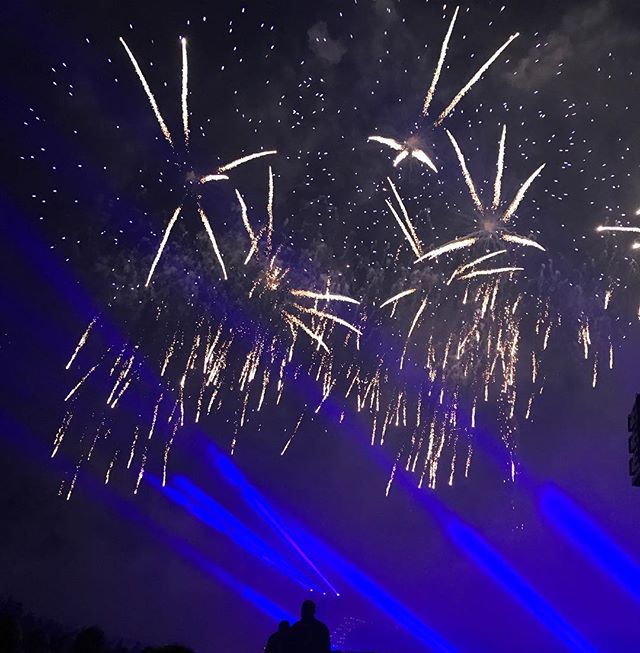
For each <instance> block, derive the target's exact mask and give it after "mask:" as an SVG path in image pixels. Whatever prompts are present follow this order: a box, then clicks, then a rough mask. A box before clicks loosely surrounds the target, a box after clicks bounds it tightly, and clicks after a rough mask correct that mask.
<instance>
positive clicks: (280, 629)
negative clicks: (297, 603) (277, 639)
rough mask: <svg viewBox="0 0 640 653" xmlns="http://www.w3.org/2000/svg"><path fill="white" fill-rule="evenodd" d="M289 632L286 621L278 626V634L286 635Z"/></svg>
mask: <svg viewBox="0 0 640 653" xmlns="http://www.w3.org/2000/svg"><path fill="white" fill-rule="evenodd" d="M288 631H289V622H288V621H281V622H280V623H279V624H278V632H279V633H286V632H288Z"/></svg>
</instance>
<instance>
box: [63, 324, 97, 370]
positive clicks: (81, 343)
mask: <svg viewBox="0 0 640 653" xmlns="http://www.w3.org/2000/svg"><path fill="white" fill-rule="evenodd" d="M97 319H98V318H97V317H94V318H93V320H91V322H89V326H88V327H87V328H86V329H85V331H84V333H83V334H82V337H81V338H80V340H79V341H78V344H77V346H76V348H75V350H74V352H73V354H71V358H70V359H69V362H68V363H67V364H66V365H65V367H64V369H65V370H68V369H69V368H70V367H71V365H72V364H73V361H74V360H75V359H76V356H77V355H78V352H79V351H80V350H81V349H82V347H84V343H85V342H87V338H88V337H89V333H90V331H91V329H92V328H93V325H94V324H95V323H96V320H97Z"/></svg>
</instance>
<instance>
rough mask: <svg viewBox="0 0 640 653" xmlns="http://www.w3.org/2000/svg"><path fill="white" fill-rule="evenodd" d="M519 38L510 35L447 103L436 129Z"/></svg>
mask: <svg viewBox="0 0 640 653" xmlns="http://www.w3.org/2000/svg"><path fill="white" fill-rule="evenodd" d="M518 36H520V34H519V33H516V34H512V35H511V36H510V37H509V38H508V39H507V40H506V41H505V43H503V44H502V45H501V46H500V47H499V48H498V49H497V50H496V51H495V52H494V54H493V56H491V57H490V58H489V59H488V60H487V61H486V62H485V63H484V64H483V65H482V66H481V67H480V69H479V70H478V72H476V74H475V75H474V76H473V77H472V78H471V79H470V80H469V81H468V82H467V83H466V84H465V85H464V86H463V87H462V89H460V91H458V94H457V95H456V96H455V97H454V98H453V100H451V102H450V103H449V106H447V108H446V109H445V110H444V111H443V112H442V113H441V114H440V116H438V120H437V121H436V123H435V125H436V127H437V126H439V125H440V124H442V121H443V120H444V119H445V118H446V117H447V116H448V115H449V114H450V113H451V112H452V111H453V110H454V109H455V107H456V105H457V104H458V102H460V100H462V98H463V97H464V96H465V95H466V94H467V92H468V91H469V89H470V88H471V87H472V86H473V85H474V84H475V83H476V82H477V81H478V80H479V79H480V78H481V77H482V75H484V73H485V72H486V71H487V70H488V69H489V67H490V66H491V64H492V63H493V62H494V61H495V60H496V59H497V58H498V57H499V56H500V55H501V54H502V52H503V51H504V50H505V49H506V48H507V47H508V46H509V44H510V43H511V41H513V40H514V39H516V38H518Z"/></svg>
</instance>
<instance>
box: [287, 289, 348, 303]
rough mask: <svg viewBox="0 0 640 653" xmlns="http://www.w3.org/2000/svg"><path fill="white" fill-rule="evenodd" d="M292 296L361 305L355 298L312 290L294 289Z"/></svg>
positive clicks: (291, 291)
mask: <svg viewBox="0 0 640 653" xmlns="http://www.w3.org/2000/svg"><path fill="white" fill-rule="evenodd" d="M289 292H290V293H291V294H292V295H295V296H296V297H310V298H311V299H322V300H324V301H336V302H349V303H351V304H359V303H360V302H359V301H358V300H357V299H353V297H347V296H346V295H333V294H331V293H324V294H323V293H319V292H313V291H312V290H298V289H293V290H290V291H289Z"/></svg>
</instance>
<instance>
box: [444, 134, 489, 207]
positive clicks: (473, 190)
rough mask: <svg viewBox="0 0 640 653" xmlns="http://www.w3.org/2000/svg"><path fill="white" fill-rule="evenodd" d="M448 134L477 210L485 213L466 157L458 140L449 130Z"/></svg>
mask: <svg viewBox="0 0 640 653" xmlns="http://www.w3.org/2000/svg"><path fill="white" fill-rule="evenodd" d="M446 132H447V136H449V140H450V141H451V144H452V145H453V149H454V150H455V151H456V155H457V156H458V161H459V162H460V169H461V170H462V176H463V177H464V180H465V183H466V184H467V188H468V189H469V194H470V195H471V199H472V200H473V203H474V204H475V206H476V209H478V211H480V213H484V207H483V206H482V202H481V201H480V198H479V197H478V193H477V192H476V187H475V185H474V183H473V179H472V178H471V175H470V174H469V169H468V168H467V162H466V161H465V160H464V155H463V154H462V151H461V150H460V146H459V145H458V142H457V141H456V139H455V138H454V137H453V134H452V133H451V132H450V131H449V130H448V129H447V130H446Z"/></svg>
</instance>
